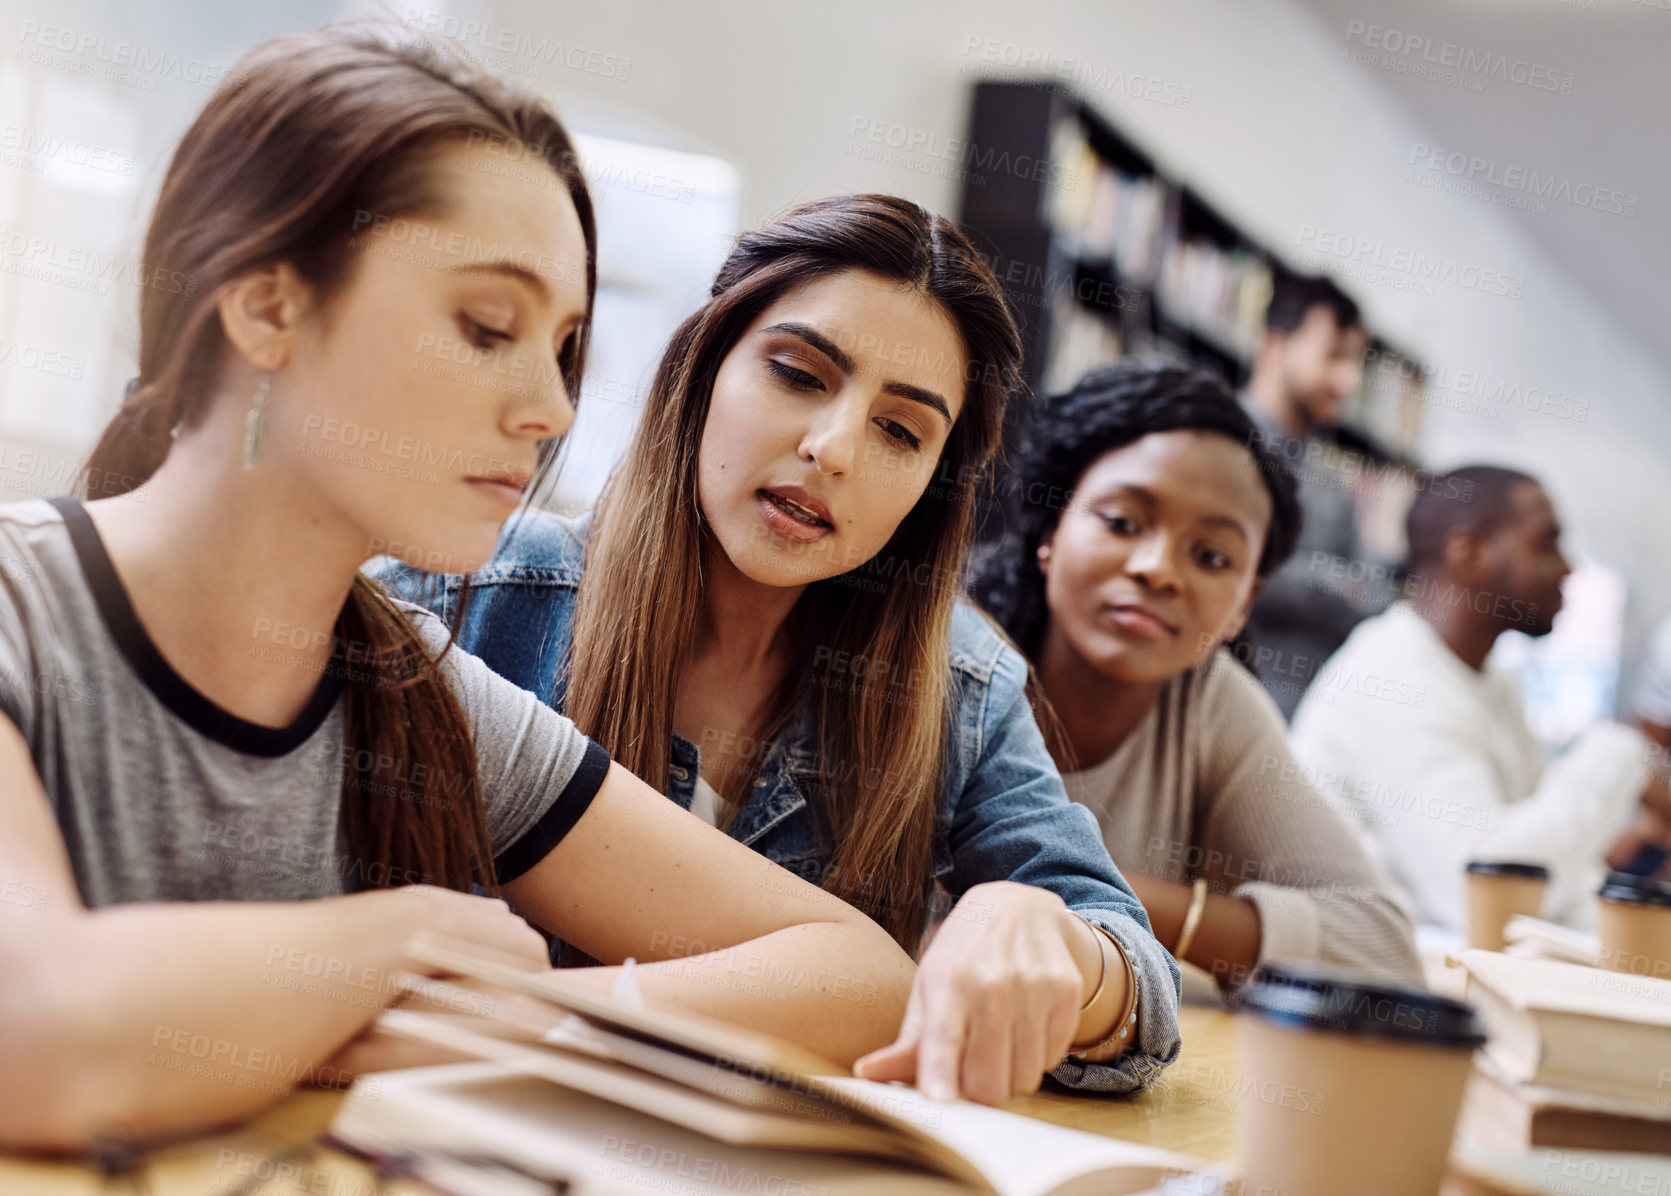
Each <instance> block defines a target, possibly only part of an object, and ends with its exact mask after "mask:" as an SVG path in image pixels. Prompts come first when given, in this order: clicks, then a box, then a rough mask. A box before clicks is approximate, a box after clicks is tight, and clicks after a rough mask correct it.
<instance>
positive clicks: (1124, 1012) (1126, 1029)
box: [1068, 918, 1138, 1061]
mask: <svg viewBox="0 0 1671 1196" xmlns="http://www.w3.org/2000/svg"><path fill="white" fill-rule="evenodd" d="M1085 921H1086V923H1087V924H1089V925H1090V926H1091V928H1092V929H1094V930H1096V931H1097V932H1098V933H1100V934H1101V935H1102V937H1103V938H1106V939H1107V940H1108V941H1109V942H1110V943H1112V944H1113V945H1114V953H1115V954H1116V955H1118V956H1119V957H1120V962H1121V963H1122V964H1124V965H1125V969H1126V1001H1125V1005H1124V1006H1123V1007H1122V1008H1121V1010H1120V1016H1119V1017H1117V1018H1116V1019H1114V1024H1113V1028H1111V1029H1110V1030H1109V1032H1108V1033H1107V1034H1105V1035H1103V1036H1102V1037H1101V1038H1100V1039H1098V1040H1097V1041H1096V1042H1093V1043H1091V1044H1090V1045H1088V1046H1084V1047H1074V1046H1069V1047H1068V1053H1069V1054H1070V1055H1072V1056H1073V1058H1075V1059H1078V1060H1081V1061H1083V1060H1084V1059H1085V1057H1086V1056H1087V1055H1092V1054H1095V1053H1096V1052H1098V1051H1100V1050H1102V1049H1103V1048H1104V1047H1106V1046H1109V1045H1110V1044H1112V1043H1115V1042H1119V1041H1120V1040H1121V1039H1123V1038H1125V1037H1126V1036H1127V1035H1128V1034H1130V1033H1131V1031H1132V1027H1134V1026H1135V1025H1137V997H1138V993H1137V969H1136V968H1135V967H1133V966H1132V962H1131V957H1130V956H1129V955H1127V954H1126V949H1125V948H1124V947H1122V946H1120V940H1119V939H1117V938H1115V937H1114V932H1113V931H1112V930H1110V929H1108V927H1106V926H1104V925H1103V924H1102V923H1100V922H1092V921H1091V919H1089V918H1086V919H1085ZM1103 971H1104V972H1105V973H1106V972H1107V971H1108V961H1107V958H1106V954H1105V956H1104V960H1103ZM1104 978H1105V979H1106V976H1105V977H1104ZM1097 995H1098V996H1101V995H1102V986H1101V985H1098V986H1097ZM1086 1008H1089V1006H1086Z"/></svg>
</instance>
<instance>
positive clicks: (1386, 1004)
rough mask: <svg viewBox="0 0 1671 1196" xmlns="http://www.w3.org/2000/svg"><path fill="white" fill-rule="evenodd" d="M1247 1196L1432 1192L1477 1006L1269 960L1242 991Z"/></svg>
mask: <svg viewBox="0 0 1671 1196" xmlns="http://www.w3.org/2000/svg"><path fill="white" fill-rule="evenodd" d="M1237 1003H1238V1005H1239V1006H1240V1008H1241V1010H1242V1012H1241V1013H1240V1015H1239V1016H1238V1017H1237V1019H1236V1022H1237V1046H1238V1055H1239V1057H1240V1063H1241V1075H1240V1077H1239V1079H1238V1081H1237V1089H1238V1092H1239V1096H1240V1101H1239V1109H1238V1115H1237V1136H1238V1138H1239V1140H1240V1145H1239V1150H1238V1158H1239V1162H1240V1170H1241V1175H1242V1188H1241V1191H1242V1196H1266V1194H1269V1196H1276V1194H1279V1193H1281V1194H1285V1196H1341V1194H1342V1193H1347V1192H1350V1193H1352V1194H1353V1196H1433V1194H1434V1193H1437V1192H1438V1191H1439V1185H1440V1184H1441V1183H1442V1182H1443V1180H1444V1176H1445V1170H1446V1164H1447V1160H1448V1159H1449V1156H1450V1146H1451V1135H1452V1132H1453V1131H1454V1130H1455V1127H1456V1116H1457V1112H1458V1110H1459V1109H1460V1108H1461V1107H1462V1093H1463V1089H1464V1088H1465V1087H1466V1086H1467V1082H1468V1074H1469V1070H1470V1063H1471V1060H1472V1058H1473V1054H1474V1050H1475V1048H1477V1047H1479V1046H1480V1045H1481V1044H1483V1043H1484V1042H1485V1030H1484V1027H1483V1025H1482V1023H1481V1022H1480V1020H1479V1018H1478V1017H1477V1016H1476V1015H1475V1013H1474V1010H1473V1007H1472V1006H1470V1005H1467V1004H1465V1003H1464V1002H1462V1001H1453V1000H1451V999H1450V998H1449V997H1441V996H1436V995H1434V994H1432V993H1427V992H1423V991H1421V990H1419V989H1407V988H1398V987H1391V986H1385V985H1379V984H1373V983H1367V982H1363V981H1359V980H1357V979H1355V978H1353V977H1350V976H1343V975H1339V974H1335V973H1329V972H1323V971H1317V970H1311V969H1302V968H1297V967H1289V966H1280V967H1279V966H1271V965H1267V966H1265V967H1263V968H1261V969H1260V970H1259V971H1258V972H1257V973H1255V974H1254V977H1253V980H1252V981H1251V982H1250V983H1249V984H1248V986H1247V987H1246V988H1244V989H1243V990H1242V992H1241V994H1240V996H1239V998H1238V1002H1237Z"/></svg>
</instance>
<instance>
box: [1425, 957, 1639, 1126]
mask: <svg viewBox="0 0 1671 1196" xmlns="http://www.w3.org/2000/svg"><path fill="white" fill-rule="evenodd" d="M1460 959H1461V963H1462V966H1463V967H1464V968H1466V969H1467V972H1468V992H1467V995H1468V999H1469V1000H1470V1001H1472V1002H1473V1003H1474V1005H1475V1007H1476V1008H1477V1009H1478V1010H1479V1012H1480V1015H1481V1016H1482V1017H1483V1018H1484V1019H1485V1022H1486V1026H1487V1028H1488V1030H1489V1032H1490V1035H1491V1040H1490V1042H1489V1043H1488V1044H1487V1045H1486V1047H1485V1048H1484V1049H1483V1050H1481V1051H1480V1052H1479V1054H1478V1055H1476V1056H1475V1063H1474V1075H1473V1077H1472V1078H1471V1080H1470V1081H1469V1087H1468V1094H1467V1096H1466V1098H1465V1099H1464V1101H1463V1106H1462V1116H1461V1119H1460V1121H1459V1123H1458V1131H1459V1133H1460V1134H1461V1135H1462V1136H1463V1137H1464V1138H1465V1139H1468V1140H1469V1141H1471V1142H1474V1143H1476V1144H1479V1145H1483V1146H1488V1147H1498V1148H1509V1149H1515V1148H1518V1149H1526V1148H1529V1147H1555V1148H1562V1149H1573V1150H1594V1151H1638V1152H1642V1153H1647V1154H1671V980H1658V979H1653V978H1651V977H1646V976H1632V975H1625V974H1621V973H1617V972H1606V971H1601V970H1599V969H1597V968H1591V967H1585V966H1583V965H1582V964H1576V963H1565V962H1561V961H1558V960H1550V959H1524V958H1516V957H1514V956H1511V955H1505V954H1501V953H1498V952H1494V951H1463V952H1462V953H1461V956H1460Z"/></svg>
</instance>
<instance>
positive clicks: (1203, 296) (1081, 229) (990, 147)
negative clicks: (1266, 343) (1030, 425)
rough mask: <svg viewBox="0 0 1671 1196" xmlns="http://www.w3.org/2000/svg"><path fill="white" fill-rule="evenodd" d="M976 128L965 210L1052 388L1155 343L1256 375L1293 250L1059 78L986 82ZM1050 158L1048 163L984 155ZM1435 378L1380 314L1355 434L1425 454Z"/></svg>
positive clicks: (1379, 455) (1352, 445)
mask: <svg viewBox="0 0 1671 1196" xmlns="http://www.w3.org/2000/svg"><path fill="white" fill-rule="evenodd" d="M967 144H968V145H970V146H971V147H972V150H973V152H972V153H971V155H970V159H971V169H970V170H969V171H966V172H965V174H964V178H963V182H962V191H961V199H960V208H959V222H960V223H961V225H962V226H963V228H964V229H965V231H967V232H968V233H969V234H970V236H971V237H972V239H973V240H974V241H975V243H976V245H977V246H979V247H980V248H981V250H982V252H983V253H985V254H986V255H987V258H988V260H989V261H990V262H991V263H992V266H993V269H994V271H995V272H996V273H997V274H998V277H999V279H1000V280H1001V281H1002V282H1003V283H1004V287H1005V291H1006V292H1007V293H1008V295H1009V297H1010V300H1011V302H1012V303H1013V305H1014V307H1015V310H1016V312H1017V313H1018V316H1019V317H1020V319H1021V321H1022V332H1023V338H1024V344H1025V346H1026V367H1025V369H1026V376H1027V381H1028V383H1029V385H1030V386H1031V387H1032V389H1033V390H1034V391H1035V392H1036V393H1040V394H1052V393H1056V392H1058V391H1061V390H1063V389H1066V388H1067V387H1068V386H1070V385H1071V384H1072V383H1073V382H1074V381H1076V380H1077V379H1078V378H1079V377H1080V376H1081V375H1083V374H1084V373H1085V372H1086V371H1087V370H1089V369H1091V368H1093V367H1095V366H1098V365H1102V364H1105V363H1107V362H1110V361H1113V360H1114V359H1116V358H1118V357H1122V356H1128V355H1134V354H1151V353H1159V354H1163V355H1166V356H1170V357H1173V358H1176V359H1178V360H1180V361H1186V362H1191V363H1193V364H1196V365H1199V366H1202V367H1204V368H1206V369H1209V370H1212V371H1213V372H1215V373H1217V374H1219V375H1220V376H1221V377H1223V378H1224V379H1225V380H1226V381H1227V382H1228V383H1229V384H1230V385H1231V386H1232V387H1239V386H1240V385H1241V384H1242V383H1243V382H1245V381H1246V379H1247V376H1248V372H1249V370H1250V368H1251V365H1252V360H1253V354H1254V351H1255V350H1256V348H1257V347H1258V344H1259V339H1260V336H1261V334H1262V333H1263V331H1264V322H1265V308H1266V306H1267V304H1268V303H1269V302H1270V297H1271V292H1272V288H1273V286H1274V285H1275V282H1276V281H1277V279H1278V278H1280V277H1281V276H1282V275H1283V274H1284V273H1285V272H1287V271H1288V270H1289V269H1290V268H1289V267H1288V266H1287V265H1286V264H1285V263H1284V262H1283V261H1282V259H1281V258H1279V257H1278V256H1277V255H1276V254H1274V253H1272V252H1271V251H1270V250H1269V249H1268V248H1266V247H1265V246H1263V245H1261V244H1260V243H1258V242H1257V241H1256V240H1254V239H1253V238H1252V237H1250V236H1249V235H1248V234H1247V233H1245V232H1243V231H1242V230H1241V229H1240V228H1239V227H1237V225H1236V224H1235V223H1234V222H1233V221H1232V220H1230V219H1229V218H1228V217H1227V216H1226V215H1224V213H1223V212H1222V211H1220V210H1219V209H1218V208H1216V207H1215V206H1214V205H1213V204H1212V203H1211V202H1210V201H1209V200H1208V199H1207V198H1206V197H1205V196H1203V195H1201V194H1200V193H1199V192H1198V191H1197V190H1195V189H1194V188H1193V187H1191V186H1189V185H1188V184H1186V183H1184V182H1182V181H1181V180H1178V179H1175V178H1173V177H1170V176H1169V175H1168V174H1167V173H1166V172H1165V171H1163V170H1161V169H1160V168H1159V167H1158V166H1157V165H1156V163H1155V161H1154V159H1153V158H1152V157H1151V156H1150V155H1149V154H1148V153H1146V152H1145V151H1144V150H1143V149H1142V148H1141V147H1139V146H1138V145H1137V144H1136V143H1135V142H1133V141H1132V140H1131V139H1130V138H1128V137H1127V136H1126V135H1125V134H1124V133H1122V132H1121V131H1120V130H1119V129H1118V128H1116V127H1115V126H1114V125H1113V124H1112V123H1110V122H1109V121H1108V119H1107V118H1106V117H1104V116H1103V115H1102V114H1101V113H1099V112H1097V111H1096V110H1095V109H1093V108H1092V107H1091V106H1090V105H1089V104H1087V103H1085V102H1084V101H1083V100H1081V99H1079V98H1078V97H1076V96H1074V95H1073V94H1072V93H1071V92H1070V91H1068V90H1066V89H1064V88H1062V87H1061V86H1060V85H1059V84H1056V83H1053V82H1049V83H1045V82H1041V83H1032V82H1026V81H1011V80H1004V81H995V80H982V81H980V82H977V83H976V84H975V85H974V98H973V104H972V107H971V110H970V120H969V133H968V138H967ZM1041 159H1042V160H1046V161H1048V163H1049V170H1048V171H1037V170H1034V171H1024V170H1020V169H1010V170H1004V169H992V170H983V169H980V166H981V164H982V163H999V164H1004V163H1018V164H1019V163H1024V162H1029V161H1035V162H1036V161H1039V160H1041ZM1425 383H1426V371H1425V369H1424V368H1423V367H1422V366H1421V364H1420V363H1419V362H1418V361H1417V360H1416V359H1415V358H1413V357H1411V356H1410V355H1409V354H1406V353H1404V352H1401V351H1400V350H1398V349H1397V348H1395V347H1394V346H1392V345H1391V344H1389V343H1388V342H1387V341H1386V340H1385V339H1384V338H1382V337H1379V336H1375V335H1374V334H1373V330H1372V334H1371V345H1370V352H1369V354H1368V359H1367V360H1366V363H1365V368H1364V384H1363V386H1362V387H1361V388H1360V389H1359V391H1358V392H1357V393H1356V394H1354V395H1352V396H1351V397H1350V398H1349V399H1348V400H1347V402H1346V406H1345V415H1344V417H1343V426H1342V428H1341V430H1340V434H1339V437H1338V439H1339V441H1340V443H1341V447H1342V448H1343V449H1345V450H1347V451H1349V452H1356V453H1359V454H1361V455H1364V456H1367V457H1369V458H1370V459H1372V460H1374V461H1376V462H1377V463H1379V464H1385V465H1391V466H1395V467H1400V468H1405V469H1411V470H1413V469H1414V468H1415V467H1416V466H1415V460H1414V458H1415V450H1416V445H1417V443H1418V440H1419V438H1420V435H1421V411H1422V396H1423V391H1424V388H1425Z"/></svg>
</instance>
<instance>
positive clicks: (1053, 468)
mask: <svg viewBox="0 0 1671 1196" xmlns="http://www.w3.org/2000/svg"><path fill="white" fill-rule="evenodd" d="M1180 431H1193V432H1211V433H1214V434H1216V435H1219V436H1223V437H1225V438H1227V439H1229V440H1233V441H1235V442H1236V443H1237V444H1240V445H1242V446H1243V447H1245V448H1246V449H1247V451H1248V453H1249V454H1250V455H1251V456H1252V457H1253V463H1254V464H1255V465H1256V466H1258V469H1259V476H1260V478H1262V479H1263V480H1264V483H1265V489H1266V490H1268V491H1269V492H1270V495H1271V524H1270V527H1269V529H1268V530H1267V531H1266V534H1265V545H1264V548H1263V549H1262V550H1261V552H1260V554H1259V564H1258V574H1259V576H1260V577H1268V576H1269V575H1270V574H1271V573H1273V572H1274V571H1275V570H1276V569H1277V568H1278V567H1279V566H1280V565H1281V564H1282V563H1283V562H1284V561H1286V560H1287V559H1288V558H1289V557H1290V556H1291V555H1293V552H1294V545H1295V543H1296V542H1297V541H1298V540H1299V537H1300V518H1301V516H1300V503H1299V496H1298V487H1297V484H1296V482H1295V480H1294V474H1293V472H1292V471H1291V470H1290V469H1289V468H1288V466H1287V465H1286V464H1285V463H1284V462H1283V460H1282V458H1281V457H1280V456H1279V455H1278V454H1277V453H1276V452H1274V451H1272V449H1270V448H1269V447H1267V445H1266V442H1265V437H1264V435H1263V434H1262V433H1261V432H1260V431H1259V428H1258V426H1257V425H1256V424H1255V423H1254V422H1253V419H1252V417H1251V416H1249V415H1248V413H1247V412H1246V411H1244V410H1243V409H1242V406H1241V404H1239V403H1238V402H1236V399H1235V396H1234V395H1232V394H1231V393H1230V390H1229V388H1228V387H1226V386H1225V384H1224V383H1223V382H1222V381H1221V380H1220V379H1219V378H1218V377H1217V376H1216V375H1213V374H1209V373H1207V372H1206V371H1205V370H1199V369H1195V368H1193V367H1190V366H1183V365H1177V364H1174V363H1172V362H1167V361H1141V360H1139V361H1130V360H1128V361H1120V362H1116V363H1115V364H1113V365H1110V366H1104V367H1103V368H1101V369H1098V370H1094V371H1092V372H1091V373H1089V374H1087V375H1085V377H1084V378H1082V379H1080V381H1079V384H1078V385H1077V386H1075V387H1074V388H1073V389H1072V390H1070V391H1068V392H1067V393H1066V394H1062V395H1057V396H1055V397H1053V398H1051V399H1048V400H1046V401H1045V402H1044V403H1043V404H1041V405H1040V406H1039V407H1038V408H1037V409H1036V411H1035V413H1034V416H1033V421H1032V424H1031V425H1030V426H1029V427H1028V429H1027V431H1026V433H1025V435H1024V437H1023V438H1022V441H1021V444H1020V446H1019V449H1018V451H1017V453H1016V457H1015V474H1014V476H1013V478H1011V479H1010V480H1009V482H1007V483H1006V484H1005V486H1004V492H1005V493H1004V499H1005V508H1004V509H1005V516H1006V518H1005V523H1004V533H1003V535H1002V536H1001V537H1000V538H999V539H998V541H997V542H996V543H995V544H993V545H992V546H990V547H989V548H988V549H987V550H986V551H985V552H984V553H982V554H981V557H980V559H979V560H978V561H977V562H976V564H975V566H974V570H973V574H972V576H971V579H970V588H971V591H972V593H973V596H974V598H975V600H976V601H977V602H979V603H980V604H981V605H982V606H983V607H985V608H986V610H987V611H988V613H990V614H991V615H992V617H993V618H995V619H996V620H997V621H998V623H999V625H1000V626H1002V627H1003V629H1004V630H1005V631H1007V632H1008V633H1009V635H1010V638H1012V639H1013V640H1015V642H1016V644H1017V645H1019V646H1020V648H1021V650H1022V651H1023V652H1025V653H1026V654H1027V656H1028V657H1029V658H1032V657H1034V656H1035V655H1036V653H1037V650H1038V646H1039V639H1040V637H1041V636H1042V635H1043V633H1044V627H1045V623H1046V622H1047V620H1048V616H1049V612H1048V610H1047V609H1046V606H1045V600H1044V574H1043V573H1042V572H1040V570H1039V567H1038V550H1039V545H1040V544H1042V543H1044V541H1045V539H1046V537H1048V536H1049V535H1050V534H1051V533H1052V532H1053V531H1055V530H1056V525H1057V523H1059V522H1060V521H1061V518H1062V511H1063V510H1064V509H1066V507H1067V505H1068V503H1069V502H1070V501H1072V492H1073V490H1074V488H1075V487H1077V486H1078V485H1079V480H1080V478H1082V477H1083V476H1084V475H1085V471H1086V470H1087V469H1089V468H1090V467H1091V465H1092V463H1093V462H1095V461H1096V460H1097V459H1098V458H1099V457H1101V456H1102V455H1103V454H1104V453H1107V452H1109V451H1111V450H1113V449H1117V448H1123V447H1124V446H1126V445H1128V444H1133V443H1135V442H1136V441H1138V440H1141V439H1142V438H1143V437H1145V436H1148V435H1151V434H1153V433H1156V432H1180ZM1044 496H1049V499H1048V501H1047V500H1046V499H1045V497H1044Z"/></svg>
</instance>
